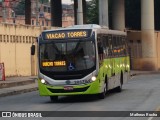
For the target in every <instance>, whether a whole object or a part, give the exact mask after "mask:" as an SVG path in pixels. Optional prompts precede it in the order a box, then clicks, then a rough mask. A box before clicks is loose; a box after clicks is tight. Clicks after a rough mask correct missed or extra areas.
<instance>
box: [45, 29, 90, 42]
mask: <svg viewBox="0 0 160 120" xmlns="http://www.w3.org/2000/svg"><path fill="white" fill-rule="evenodd" d="M90 33H91V31H90V30H71V31H50V32H44V33H43V36H44V38H45V39H46V40H56V39H76V38H86V37H89V36H90Z"/></svg>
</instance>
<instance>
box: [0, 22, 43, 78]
mask: <svg viewBox="0 0 160 120" xmlns="http://www.w3.org/2000/svg"><path fill="white" fill-rule="evenodd" d="M43 29H44V28H42V27H34V26H24V25H14V24H0V63H1V62H4V64H5V74H6V76H30V75H36V74H37V72H36V69H37V66H36V55H35V56H32V57H31V55H30V47H31V45H32V43H35V41H36V37H37V36H39V34H40V32H41V31H42V30H43ZM31 58H32V59H31ZM31 61H32V62H31ZM31 63H32V64H31Z"/></svg>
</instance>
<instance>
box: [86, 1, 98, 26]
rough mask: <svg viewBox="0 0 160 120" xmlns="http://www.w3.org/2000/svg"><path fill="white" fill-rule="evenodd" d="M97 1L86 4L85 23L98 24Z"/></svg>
mask: <svg viewBox="0 0 160 120" xmlns="http://www.w3.org/2000/svg"><path fill="white" fill-rule="evenodd" d="M98 2H99V0H92V1H88V2H87V23H88V24H98V23H99V17H98V16H99V7H98Z"/></svg>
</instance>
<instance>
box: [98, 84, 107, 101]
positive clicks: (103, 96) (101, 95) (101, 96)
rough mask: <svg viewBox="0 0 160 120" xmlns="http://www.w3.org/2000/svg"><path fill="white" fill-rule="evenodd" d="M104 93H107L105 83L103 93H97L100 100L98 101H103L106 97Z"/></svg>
mask: <svg viewBox="0 0 160 120" xmlns="http://www.w3.org/2000/svg"><path fill="white" fill-rule="evenodd" d="M106 93H107V85H106V83H105V86H104V89H103V92H102V93H99V98H100V99H104V98H105V96H106Z"/></svg>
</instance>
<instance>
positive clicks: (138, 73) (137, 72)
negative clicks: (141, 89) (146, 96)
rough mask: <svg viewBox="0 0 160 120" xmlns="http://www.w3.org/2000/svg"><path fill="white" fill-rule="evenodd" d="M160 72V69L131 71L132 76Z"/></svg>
mask: <svg viewBox="0 0 160 120" xmlns="http://www.w3.org/2000/svg"><path fill="white" fill-rule="evenodd" d="M150 74H160V71H135V72H134V71H131V72H130V76H131V77H132V76H138V75H150Z"/></svg>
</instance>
